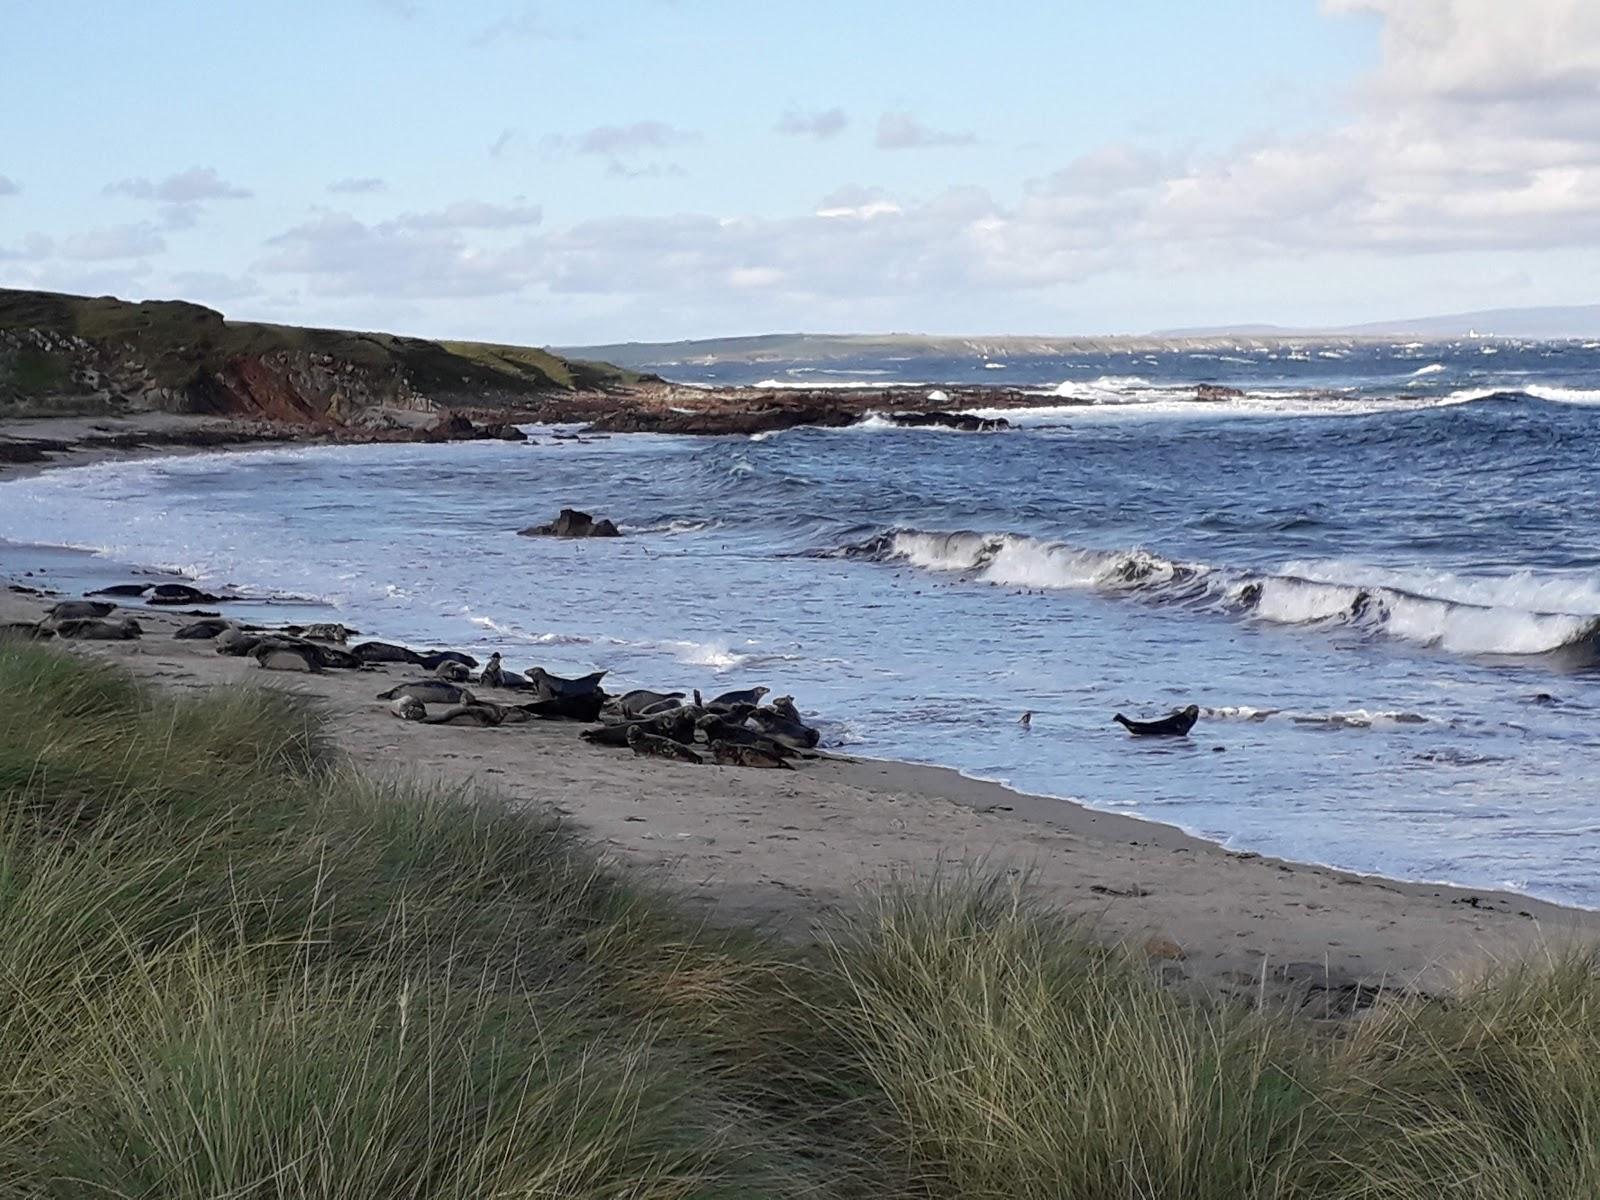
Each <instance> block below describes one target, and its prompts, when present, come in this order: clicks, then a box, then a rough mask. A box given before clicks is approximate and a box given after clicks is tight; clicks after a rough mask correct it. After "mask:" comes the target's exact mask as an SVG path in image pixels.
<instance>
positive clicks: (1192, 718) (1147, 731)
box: [1111, 704, 1200, 737]
mask: <svg viewBox="0 0 1600 1200" xmlns="http://www.w3.org/2000/svg"><path fill="white" fill-rule="evenodd" d="M1111 719H1112V720H1113V721H1115V722H1116V723H1117V724H1118V725H1121V726H1122V727H1123V728H1124V729H1126V730H1127V731H1128V732H1129V733H1131V734H1133V735H1134V736H1135V737H1188V736H1189V730H1191V729H1193V728H1194V723H1195V722H1196V721H1198V720H1199V719H1200V706H1199V705H1198V704H1191V705H1189V707H1188V708H1179V709H1174V710H1173V712H1172V714H1171V715H1170V716H1166V717H1162V718H1161V719H1160V720H1159V721H1130V720H1129V719H1128V718H1127V717H1125V716H1123V715H1122V714H1121V713H1117V714H1116V715H1115V716H1113V717H1112V718H1111Z"/></svg>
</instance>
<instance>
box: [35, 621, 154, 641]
mask: <svg viewBox="0 0 1600 1200" xmlns="http://www.w3.org/2000/svg"><path fill="white" fill-rule="evenodd" d="M56 632H57V633H59V634H60V635H61V636H62V637H64V638H79V639H81V640H83V641H86V642H127V641H132V640H133V639H134V638H136V637H139V636H141V635H142V634H143V633H144V630H143V629H141V628H140V627H139V622H137V621H135V620H134V619H133V618H132V617H124V618H122V620H120V621H98V620H95V619H93V618H90V619H88V620H78V621H57V622H56Z"/></svg>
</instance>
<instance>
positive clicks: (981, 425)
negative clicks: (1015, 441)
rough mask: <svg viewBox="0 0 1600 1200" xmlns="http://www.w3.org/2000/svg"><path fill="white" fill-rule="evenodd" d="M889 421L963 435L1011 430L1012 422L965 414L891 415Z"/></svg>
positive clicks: (912, 413)
mask: <svg viewBox="0 0 1600 1200" xmlns="http://www.w3.org/2000/svg"><path fill="white" fill-rule="evenodd" d="M889 420H891V421H893V422H894V423H895V424H896V425H911V426H936V427H938V428H941V429H959V430H961V431H962V432H963V433H991V432H993V431H995V430H997V429H1010V428H1011V422H1010V421H1008V420H1006V419H1005V418H1004V417H980V416H977V415H976V414H974V413H964V412H908V413H890V414H889Z"/></svg>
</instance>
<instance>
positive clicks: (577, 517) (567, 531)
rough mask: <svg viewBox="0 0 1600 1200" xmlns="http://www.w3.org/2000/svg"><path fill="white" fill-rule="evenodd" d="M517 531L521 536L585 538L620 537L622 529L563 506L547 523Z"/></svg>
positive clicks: (607, 521)
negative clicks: (558, 513) (557, 515)
mask: <svg viewBox="0 0 1600 1200" xmlns="http://www.w3.org/2000/svg"><path fill="white" fill-rule="evenodd" d="M517 533H518V534H519V535H520V536H522V537H558V538H586V537H621V536H622V531H621V530H620V529H618V528H617V527H616V526H615V525H614V524H612V523H611V522H610V521H609V520H605V519H601V520H599V521H596V520H595V519H594V518H593V517H591V516H590V515H589V514H588V513H586V512H579V511H578V510H577V509H575V508H563V509H562V510H561V515H560V516H559V517H557V518H556V519H555V520H554V521H551V522H550V523H549V524H548V525H530V526H528V527H527V528H526V529H519V530H517Z"/></svg>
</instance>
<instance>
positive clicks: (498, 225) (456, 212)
mask: <svg viewBox="0 0 1600 1200" xmlns="http://www.w3.org/2000/svg"><path fill="white" fill-rule="evenodd" d="M543 219H544V210H543V209H541V208H540V207H539V206H538V205H537V204H490V203H487V202H486V201H483V200H458V201H456V202H455V203H454V204H448V205H446V206H445V207H444V208H440V209H435V210H433V211H432V212H419V213H406V214H405V215H403V216H401V217H399V218H398V219H397V221H396V224H398V225H402V226H405V227H406V228H409V229H516V228H519V227H520V226H524V225H537V224H538V223H539V222H540V221H541V220H543Z"/></svg>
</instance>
